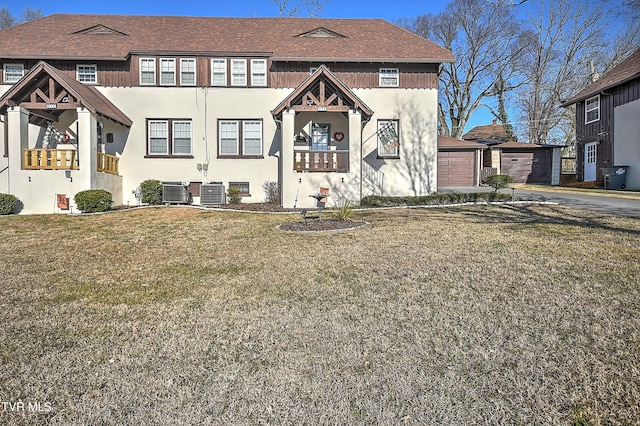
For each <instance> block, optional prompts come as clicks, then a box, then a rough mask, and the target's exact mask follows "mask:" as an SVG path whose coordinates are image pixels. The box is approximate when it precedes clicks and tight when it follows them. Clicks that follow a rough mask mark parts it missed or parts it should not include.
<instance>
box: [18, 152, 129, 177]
mask: <svg viewBox="0 0 640 426" xmlns="http://www.w3.org/2000/svg"><path fill="white" fill-rule="evenodd" d="M119 160H120V159H119V158H118V157H116V156H115V155H109V154H103V153H101V152H98V165H97V171H99V172H103V173H110V174H113V175H117V174H118V161H119ZM22 164H23V167H24V168H25V169H29V170H79V169H80V164H79V162H78V151H76V150H75V149H25V150H24V151H23V157H22Z"/></svg>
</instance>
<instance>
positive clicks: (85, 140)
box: [77, 107, 98, 189]
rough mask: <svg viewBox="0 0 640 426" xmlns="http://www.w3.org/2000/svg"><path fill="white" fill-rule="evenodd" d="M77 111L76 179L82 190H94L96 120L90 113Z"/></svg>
mask: <svg viewBox="0 0 640 426" xmlns="http://www.w3.org/2000/svg"><path fill="white" fill-rule="evenodd" d="M77 111H78V162H79V167H80V170H79V173H78V174H77V175H78V178H79V179H81V182H82V185H81V186H83V187H84V189H95V188H96V182H97V167H98V159H97V156H98V154H97V152H98V150H97V145H98V133H97V131H98V127H97V120H96V118H95V117H94V116H93V114H91V111H89V110H88V109H86V108H84V107H79V108H78V109H77Z"/></svg>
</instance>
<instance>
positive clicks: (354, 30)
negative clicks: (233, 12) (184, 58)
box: [0, 15, 454, 63]
mask: <svg viewBox="0 0 640 426" xmlns="http://www.w3.org/2000/svg"><path fill="white" fill-rule="evenodd" d="M96 28H98V29H100V31H97V30H96ZM319 28H322V29H324V30H325V31H328V32H334V33H336V34H339V35H342V36H344V37H298V36H299V35H301V34H304V33H309V32H313V31H314V30H317V29H319ZM131 53H148V54H152V53H158V54H172V53H181V54H193V55H195V54H204V55H206V54H209V55H211V54H238V55H250V54H252V55H260V54H261V55H264V56H270V57H273V58H274V59H279V60H304V59H306V60H317V61H321V60H329V61H374V62H423V63H426V62H430V63H439V62H452V61H453V60H454V58H453V55H452V54H451V52H450V51H449V50H447V49H444V48H442V47H440V46H438V45H436V44H434V43H431V42H429V41H427V40H425V39H424V38H422V37H420V36H418V35H416V34H413V33H411V32H409V31H406V30H404V29H402V28H400V27H398V26H396V25H393V24H391V23H389V22H386V21H384V20H381V19H316V18H201V17H177V16H126V15H51V16H48V17H45V18H42V19H38V20H35V21H32V22H28V23H25V24H22V25H18V26H15V27H12V28H8V29H5V30H2V31H0V57H4V58H35V59H89V58H90V59H95V60H99V59H113V60H124V59H126V58H127V56H128V55H129V54H131Z"/></svg>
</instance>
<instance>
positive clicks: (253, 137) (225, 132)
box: [218, 120, 262, 158]
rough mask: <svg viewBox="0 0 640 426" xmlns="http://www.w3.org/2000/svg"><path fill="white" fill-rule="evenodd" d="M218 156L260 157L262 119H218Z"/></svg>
mask: <svg viewBox="0 0 640 426" xmlns="http://www.w3.org/2000/svg"><path fill="white" fill-rule="evenodd" d="M218 155H219V156H220V157H225V156H231V157H252V158H255V157H261V156H262V120H218Z"/></svg>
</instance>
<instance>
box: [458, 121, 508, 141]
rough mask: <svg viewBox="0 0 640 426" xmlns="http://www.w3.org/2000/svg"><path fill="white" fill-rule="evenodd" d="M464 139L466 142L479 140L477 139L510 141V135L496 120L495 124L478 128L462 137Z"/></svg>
mask: <svg viewBox="0 0 640 426" xmlns="http://www.w3.org/2000/svg"><path fill="white" fill-rule="evenodd" d="M462 139H465V140H477V139H502V140H509V139H510V138H509V135H508V134H507V132H505V130H504V126H502V124H497V122H496V120H493V123H491V124H487V125H484V126H476V127H474V128H473V129H471V130H469V131H468V132H467V133H465V134H464V135H462Z"/></svg>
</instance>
